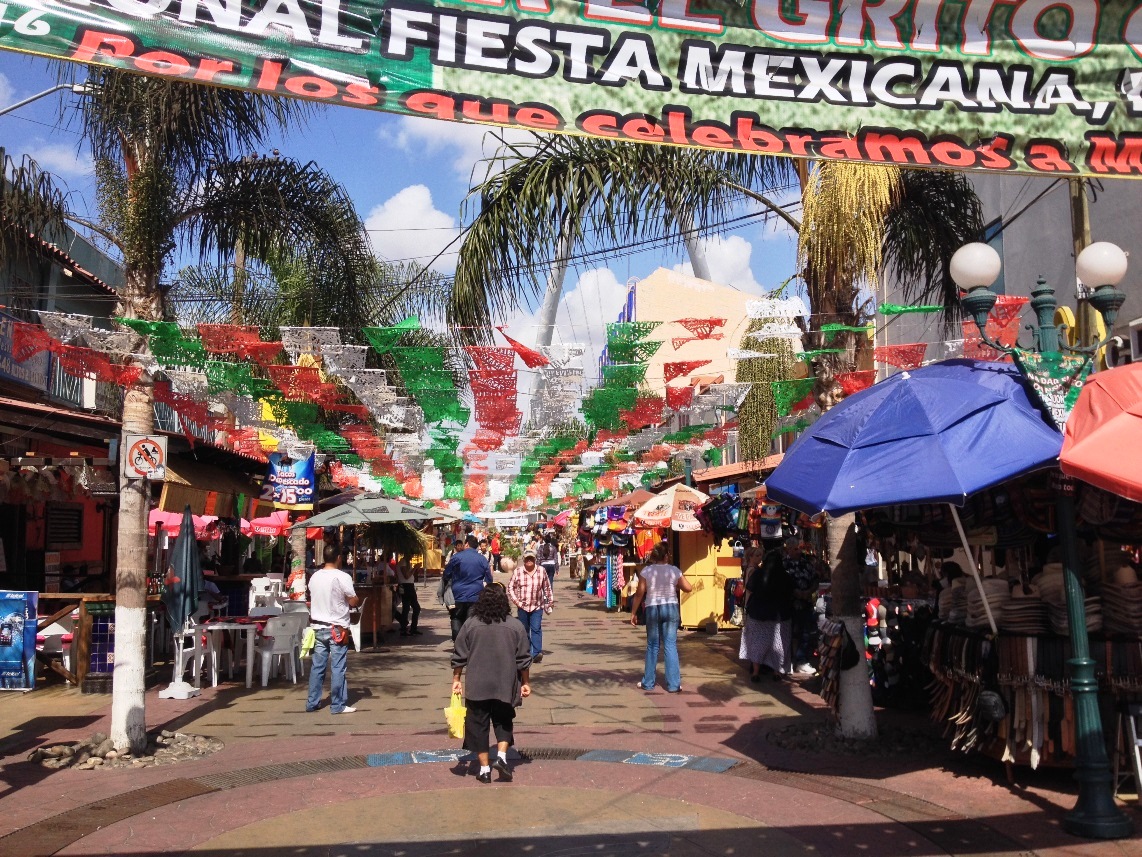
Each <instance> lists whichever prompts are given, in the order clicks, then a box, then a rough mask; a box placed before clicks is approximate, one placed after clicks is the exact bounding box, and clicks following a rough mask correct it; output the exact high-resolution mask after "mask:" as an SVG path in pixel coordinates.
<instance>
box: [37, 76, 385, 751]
mask: <svg viewBox="0 0 1142 857" xmlns="http://www.w3.org/2000/svg"><path fill="white" fill-rule="evenodd" d="M88 81H89V83H90V84H91V87H90V89H91V92H92V94H91V95H90V96H89V97H88V98H87V99H85V101H84V102H83V106H82V108H81V110H80V114H79V115H80V125H81V135H82V138H83V139H84V140H86V142H87V143H88V145H89V146H90V147H91V151H92V155H93V156H94V159H95V163H96V179H97V192H98V196H99V219H98V220H97V221H92V220H88V219H85V218H81V217H78V216H76V215H74V214H72V213H71V212H69V211H67V210H66V209H65V208H64V206H63V205H62V204H60V200H59V198H58V197H56V198H55V200H54V201H55V203H56V205H55V208H56V213H57V215H59V216H62V217H66V218H67V220H69V221H70V222H72V223H75V224H77V225H79V226H81V227H85V228H86V229H88V230H89V231H90V232H92V233H94V234H95V235H97V236H100V237H101V238H103V239H104V240H105V241H107V242H108V243H109V244H110V245H112V246H113V247H114V248H116V250H117V251H118V253H119V255H120V257H121V260H122V263H123V266H124V270H125V283H124V286H123V288H122V290H121V292H120V298H119V304H118V307H117V312H118V314H119V315H120V316H122V317H126V318H136V319H143V320H150V321H157V320H161V319H163V318H164V317H165V314H166V308H165V306H164V295H163V290H162V289H161V288H160V282H161V281H162V275H163V272H164V270H165V266H166V264H167V263H168V261H169V259H170V257H171V254H172V252H173V251H174V250H176V248H180V247H181V248H191V249H192V250H196V251H197V253H198V255H199V256H200V257H201V258H202V259H203V260H206V259H215V260H225V259H228V258H233V256H234V254H235V251H236V250H238V249H239V248H241V250H242V251H243V253H244V254H245V255H246V256H248V257H250V258H255V259H269V258H272V257H273V256H275V255H284V254H286V253H287V252H291V253H295V254H296V253H300V254H303V255H307V256H311V257H314V258H320V259H324V260H325V262H326V264H327V265H329V266H330V268H331V269H336V270H338V271H339V272H340V273H341V274H342V275H344V276H349V277H352V276H357V275H356V274H355V273H354V271H355V270H356V269H357V265H358V264H359V262H360V261H361V260H362V259H363V258H364V257H365V256H366V255H367V254H368V245H367V242H366V240H365V237H364V233H363V229H362V225H361V222H360V219H359V218H358V216H357V214H356V211H355V210H354V209H353V207H352V204H351V202H350V201H349V200H348V198H347V197H346V196H345V194H344V191H343V190H341V189H340V187H339V186H337V185H336V184H335V183H334V182H333V181H332V180H331V179H330V178H329V177H328V176H327V175H326V174H325V173H324V172H322V171H321V170H320V169H318V168H317V167H316V166H315V165H314V164H312V163H308V164H302V163H299V162H296V161H293V160H290V159H287V158H281V157H277V156H276V154H275V156H274V157H268V158H261V157H257V158H255V157H243V156H244V155H246V153H248V152H250V151H256V150H258V149H259V148H261V147H263V146H264V145H265V144H266V143H267V141H268V138H269V135H270V134H271V133H272V132H273V131H275V130H279V129H286V128H288V127H290V126H291V125H293V124H295V123H297V122H299V121H301V120H303V119H304V118H305V117H306V116H307V115H308V113H309V112H310V108H308V107H305V106H304V105H302V104H301V103H300V102H289V101H284V100H281V99H275V98H271V97H266V96H257V95H251V94H247V93H242V92H237V91H234V90H228V89H220V88H216V87H205V86H199V85H195V84H192V83H184V82H179V81H170V80H163V79H150V78H144V77H139V76H136V75H130V74H125V73H122V72H118V71H112V70H107V69H101V68H95V67H91V68H89V69H88ZM29 180H30V176H29ZM38 190H39V191H40V192H41V194H42V195H44V196H45V197H47V196H50V194H51V193H52V188H51V186H50V183H47V184H45V185H44V186H41V187H38ZM153 405H154V389H153V386H152V383H151V381H150V380H149V378H146V377H145V380H144V381H143V382H142V383H140V384H138V385H136V386H135V387H133V388H131V389H130V390H129V391H128V392H127V395H126V397H125V399H124V404H123V432H124V434H146V433H149V432H150V431H151V430H152V428H153ZM146 512H147V497H146V496H145V495H144V489H143V486H142V484H141V483H139V482H135V483H129V482H126V481H124V482H123V484H122V486H121V493H120V507H119V534H118V547H117V555H116V581H115V584H116V607H115V622H116V635H115V679H114V692H113V699H112V723H111V737H112V739H113V741H114V742H115V746H116V747H117V748H119V749H124V750H125V749H130V750H131V751H132V752H135V751H138V750H141V749H142V747H143V746H144V745H145V743H146V722H145V719H144V706H143V691H144V684H143V678H144V640H145V636H144V628H145V617H146V586H145V583H146V560H145V557H146Z"/></svg>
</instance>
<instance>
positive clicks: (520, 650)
mask: <svg viewBox="0 0 1142 857" xmlns="http://www.w3.org/2000/svg"><path fill="white" fill-rule="evenodd" d="M530 668H531V643H530V642H529V641H528V636H527V631H525V630H524V627H523V625H522V624H521V623H520V621H519V620H518V619H516V618H515V617H514V616H512V615H511V603H510V602H509V601H508V596H507V592H505V591H504V587H503V585H502V584H499V583H493V584H492V585H491V586H487V587H485V588H484V589H483V590H481V592H480V596H479V598H478V599H477V600H476V603H475V605H474V606H473V607H472V612H471V614H470V615H469V617H468V620H467V621H466V622H465V623H464V626H463V627H462V628H461V629H460V633H459V634H457V635H456V649H455V652H454V653H453V655H452V692H453V693H462V694H464V705H465V706H466V707H467V709H468V711H467V714H466V716H465V718H464V748H465V749H466V750H471V751H472V752H474V753H475V754H476V755H477V756H478V757H479V759H480V773H479V776H478V777H477V779H478V780H479V781H480V782H481V783H485V784H486V783H490V782H491V781H492V765H491V764H489V759H490V756H491V748H490V747H489V745H488V728H489V725H490V726H491V728H493V729H494V730H495V733H496V745H497V746H496V749H497V751H498V752H497V754H496V759H495V762H494V763H493V764H494V765H495V768H496V770H497V771H499V773H500V777H501V778H502V779H504V780H507V781H509V782H510V781H511V778H512V771H511V768H509V767H508V747H510V746H511V745H512V744H514V743H515V736H514V735H513V734H512V726H513V724H514V722H515V709H516V707H517V706H519V705H522V704H523V700H524V698H525V697H528V696H530V695H531V686H530V684H529V683H528V681H529V670H530ZM465 669H467V670H468V682H467V689H465V687H464V682H462V681H461V676H462V675H463V674H464V670H465Z"/></svg>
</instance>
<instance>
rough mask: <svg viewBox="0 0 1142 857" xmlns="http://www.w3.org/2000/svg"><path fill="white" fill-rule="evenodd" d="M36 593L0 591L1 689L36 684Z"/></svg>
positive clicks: (25, 688)
mask: <svg viewBox="0 0 1142 857" xmlns="http://www.w3.org/2000/svg"><path fill="white" fill-rule="evenodd" d="M38 601H39V594H38V593H36V592H13V591H11V590H0V690H32V689H33V688H34V687H35V684H36V615H37V604H38Z"/></svg>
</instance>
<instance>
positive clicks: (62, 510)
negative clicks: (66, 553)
mask: <svg viewBox="0 0 1142 857" xmlns="http://www.w3.org/2000/svg"><path fill="white" fill-rule="evenodd" d="M44 529H45V532H46V538H45V541H46V547H47V549H48V550H50V551H60V550H79V549H80V548H82V547H83V506H82V504H80V503H48V504H47V508H46V509H45V511H44Z"/></svg>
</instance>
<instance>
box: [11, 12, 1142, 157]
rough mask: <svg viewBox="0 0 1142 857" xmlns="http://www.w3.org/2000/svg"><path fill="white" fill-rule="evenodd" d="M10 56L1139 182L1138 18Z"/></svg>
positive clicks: (376, 27) (1089, 15) (69, 37)
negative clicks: (1132, 178) (1123, 177)
mask: <svg viewBox="0 0 1142 857" xmlns="http://www.w3.org/2000/svg"><path fill="white" fill-rule="evenodd" d="M0 48H5V49H11V50H17V51H25V52H30V53H36V54H42V55H45V56H51V57H58V58H63V59H70V60H75V61H79V62H84V63H96V64H101V65H108V66H113V67H116V68H122V69H127V70H130V71H134V72H140V73H143V74H149V75H160V76H166V77H171V78H179V79H183V80H194V81H199V82H202V83H209V84H216V85H221V86H231V87H238V88H241V89H246V90H250V91H254V92H263V93H276V94H280V95H286V96H294V97H299V98H308V99H314V100H318V101H324V102H328V103H332V104H343V105H349V106H353V107H365V108H372V109H376V110H386V111H393V112H398V113H407V114H413V115H420V116H431V117H435V118H439V119H450V120H468V121H473V122H481V123H492V124H499V125H509V126H518V127H521V128H528V129H533V130H538V131H563V132H570V133H580V134H587V135H591V136H596V137H604V138H610V139H616V140H636V141H645V142H653V143H667V144H678V145H688V146H698V147H702V148H708V149H719V150H739V151H745V152H760V153H768V154H777V155H794V156H803V157H819V158H840V159H849V160H858V161H866V162H872V163H894V164H905V165H913V164H916V165H925V166H942V167H951V168H955V169H965V170H994V171H1020V172H1032V173H1040V174H1052V175H1065V174H1075V173H1084V174H1090V175H1098V176H1103V175H1106V176H1138V175H1142V121H1140V120H1142V5H1140V4H1138V3H1134V2H1129V0H956V2H948V0H851V2H850V0H742V2H728V0H642V2H638V0H436V2H435V3H433V2H411V0H392V2H378V0H371V2H360V0H15V2H9V3H5V4H0Z"/></svg>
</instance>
